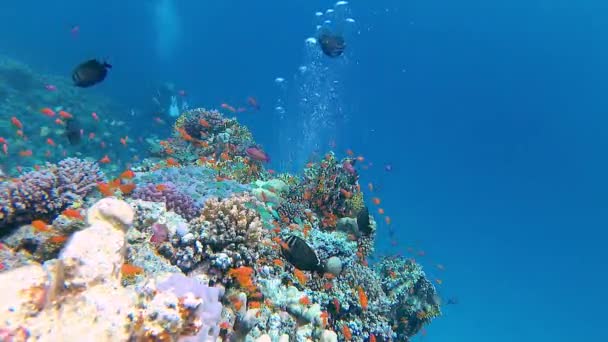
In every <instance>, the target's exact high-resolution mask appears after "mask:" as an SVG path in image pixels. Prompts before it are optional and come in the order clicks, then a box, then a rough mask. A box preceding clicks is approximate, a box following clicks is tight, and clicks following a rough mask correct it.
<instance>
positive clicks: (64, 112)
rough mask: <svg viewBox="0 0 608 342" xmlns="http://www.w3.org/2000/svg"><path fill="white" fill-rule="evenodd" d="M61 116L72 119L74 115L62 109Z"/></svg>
mask: <svg viewBox="0 0 608 342" xmlns="http://www.w3.org/2000/svg"><path fill="white" fill-rule="evenodd" d="M59 116H61V117H62V118H64V119H71V118H73V117H74V116H73V115H72V114H70V113H68V112H66V111H64V110H60V111H59Z"/></svg>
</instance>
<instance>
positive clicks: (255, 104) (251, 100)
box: [247, 96, 260, 110]
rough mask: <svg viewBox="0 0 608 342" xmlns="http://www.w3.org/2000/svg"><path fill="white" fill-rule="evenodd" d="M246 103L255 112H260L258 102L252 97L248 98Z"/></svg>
mask: <svg viewBox="0 0 608 342" xmlns="http://www.w3.org/2000/svg"><path fill="white" fill-rule="evenodd" d="M247 103H248V104H249V105H250V106H251V107H252V108H253V109H255V110H260V104H259V103H258V100H257V99H256V98H255V97H253V96H249V97H248V98H247Z"/></svg>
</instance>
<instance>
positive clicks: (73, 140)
mask: <svg viewBox="0 0 608 342" xmlns="http://www.w3.org/2000/svg"><path fill="white" fill-rule="evenodd" d="M80 128H81V126H80V122H78V120H76V119H74V118H72V119H69V120H66V122H65V133H64V134H65V136H66V137H67V138H68V141H69V142H70V145H78V144H79V143H80Z"/></svg>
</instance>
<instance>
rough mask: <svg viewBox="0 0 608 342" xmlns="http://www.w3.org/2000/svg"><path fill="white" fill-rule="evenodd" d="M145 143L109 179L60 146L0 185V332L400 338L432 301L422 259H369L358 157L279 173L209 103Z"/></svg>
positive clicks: (370, 236) (424, 318)
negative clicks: (140, 154)
mask: <svg viewBox="0 0 608 342" xmlns="http://www.w3.org/2000/svg"><path fill="white" fill-rule="evenodd" d="M15 77H17V76H15ZM150 142H151V143H153V144H155V145H156V147H157V150H155V151H154V152H153V154H154V155H155V157H153V158H148V159H145V160H144V161H142V162H137V163H135V165H132V166H130V167H129V168H128V169H127V170H126V171H118V169H116V170H112V171H111V172H110V173H111V174H113V173H120V172H122V173H120V176H118V177H117V178H114V179H113V180H111V181H104V180H103V175H102V174H101V173H100V172H99V168H98V167H97V165H96V164H95V163H92V162H88V161H82V160H79V159H65V160H64V161H62V162H60V163H58V164H47V165H46V166H45V167H43V168H41V169H40V170H36V171H32V172H27V173H25V174H23V175H22V176H20V177H19V178H17V179H14V180H11V181H6V182H3V183H2V185H0V190H2V192H0V205H1V206H0V226H6V225H10V224H12V225H19V224H22V223H25V224H23V225H21V226H20V227H16V228H17V229H15V230H13V232H12V234H10V235H7V236H5V237H4V238H3V239H2V240H1V242H2V244H0V258H1V260H0V271H4V272H3V273H0V282H1V283H2V284H10V285H7V286H6V289H7V290H6V293H0V296H6V298H5V297H2V298H0V336H9V337H10V338H13V339H19V338H22V337H23V338H24V339H25V336H32V337H36V338H38V337H42V338H46V339H47V340H64V341H70V340H73V339H75V338H76V336H79V337H80V340H83V339H85V340H86V339H87V338H88V339H95V340H108V341H110V340H111V341H134V340H144V341H150V340H154V341H172V340H180V341H189V340H192V341H200V340H210V341H211V340H213V341H215V340H216V339H217V338H221V339H223V340H227V341H309V340H310V341H375V340H380V341H409V340H410V339H411V338H412V336H414V335H416V334H417V333H419V332H420V331H421V329H422V328H423V326H425V325H427V324H429V323H430V322H431V321H432V320H433V319H434V318H435V317H437V316H439V315H440V314H441V310H440V302H439V297H438V295H437V291H436V289H435V287H434V286H433V284H432V283H431V282H430V281H429V280H428V279H427V277H426V275H425V273H424V272H423V270H422V267H421V266H420V265H419V264H417V263H416V262H414V261H413V260H409V259H404V258H401V257H390V258H389V257H387V258H383V259H381V260H379V261H375V263H374V264H372V265H368V257H370V260H376V259H372V258H371V256H372V255H373V253H374V243H375V240H376V234H377V230H378V228H377V226H376V222H375V220H374V217H373V215H370V212H369V210H368V208H367V207H366V205H365V199H364V197H363V193H362V192H361V190H360V186H359V175H358V173H357V171H356V170H355V164H356V161H357V159H353V158H350V157H347V158H344V159H338V158H337V157H336V156H335V155H334V154H333V153H332V152H330V153H328V154H327V155H326V156H325V157H324V159H322V160H319V161H318V162H311V163H309V164H308V165H307V167H306V168H305V170H304V173H303V175H302V176H296V175H289V174H279V175H275V174H274V172H271V170H265V169H264V166H263V164H262V162H264V161H265V159H267V158H258V159H260V160H255V159H254V158H255V156H249V155H247V148H250V147H256V148H259V147H258V145H257V144H255V142H254V141H253V138H252V136H251V133H250V132H249V131H248V130H247V128H246V127H244V126H242V125H240V124H238V122H237V121H236V119H230V118H225V117H224V116H222V115H221V114H220V113H219V112H217V111H210V110H205V109H194V110H188V111H186V112H185V113H183V114H182V115H181V116H180V117H179V118H178V119H177V122H176V123H175V126H174V132H173V137H171V138H170V139H167V140H162V141H159V142H157V141H156V140H154V139H153V138H150ZM123 145H125V146H127V143H126V142H125V143H124V144H123ZM121 148H122V147H121ZM108 163H109V162H108ZM123 170H124V169H123ZM94 187H97V189H98V190H99V192H91V190H92V189H93V188H94ZM119 190H120V191H119ZM91 193H92V194H93V196H91ZM100 196H102V197H105V198H103V199H101V200H100V201H98V202H96V203H95V202H93V198H99V197H100ZM86 208H88V211H87V213H88V214H87V220H86V221H85V220H84V218H83V217H82V215H83V214H84V210H85V209H86ZM41 218H44V222H42V221H39V220H38V219H41ZM32 220H35V221H34V222H32ZM48 223H50V224H48ZM8 308H12V309H13V310H12V311H11V310H8ZM2 310H4V311H2ZM77 313H78V314H79V315H85V316H84V317H85V318H83V319H82V320H81V321H78V322H77V323H74V322H73V321H72V320H73V319H75V317H76V314H77ZM60 318H61V319H60ZM68 323H69V324H70V326H69V327H68ZM68 328H69V329H68ZM79 334H80V335H79ZM93 336H94V337H93Z"/></svg>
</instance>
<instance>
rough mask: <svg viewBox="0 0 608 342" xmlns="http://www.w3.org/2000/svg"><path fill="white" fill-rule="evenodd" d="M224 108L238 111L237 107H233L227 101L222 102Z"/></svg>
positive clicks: (234, 111)
mask: <svg viewBox="0 0 608 342" xmlns="http://www.w3.org/2000/svg"><path fill="white" fill-rule="evenodd" d="M221 106H222V108H224V109H226V110H229V111H231V112H233V113H236V109H235V108H234V107H232V106H231V105H229V104H227V103H222V105H221Z"/></svg>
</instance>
